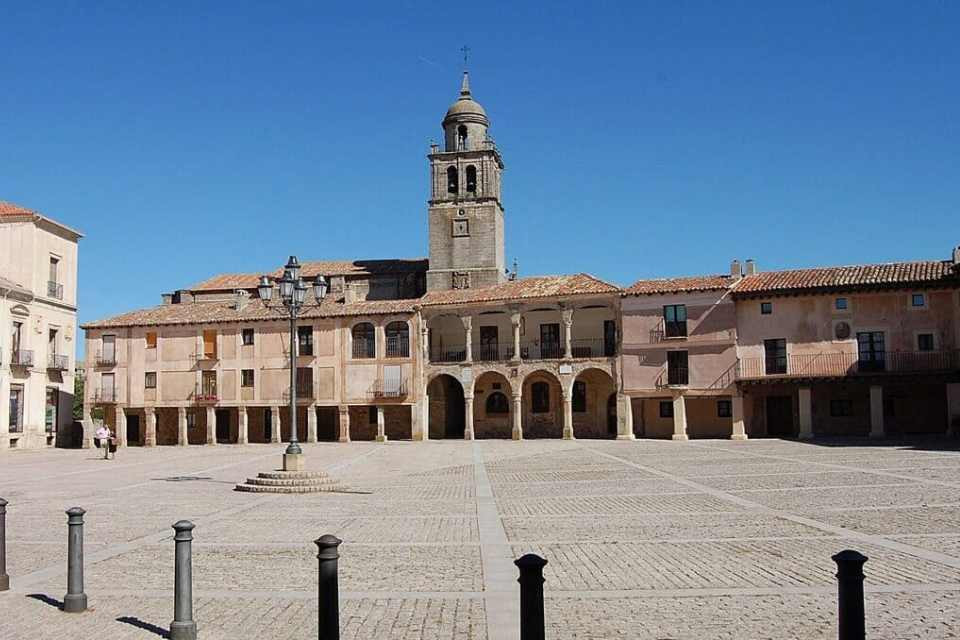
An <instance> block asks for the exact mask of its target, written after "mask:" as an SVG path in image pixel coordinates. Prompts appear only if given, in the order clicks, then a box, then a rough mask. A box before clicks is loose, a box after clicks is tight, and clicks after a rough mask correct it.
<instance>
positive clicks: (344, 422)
mask: <svg viewBox="0 0 960 640" xmlns="http://www.w3.org/2000/svg"><path fill="white" fill-rule="evenodd" d="M337 411H338V412H339V414H340V424H339V425H338V426H339V428H340V437H339V440H340V442H350V407H348V406H347V405H343V404H342V405H340V406H339V407H337Z"/></svg>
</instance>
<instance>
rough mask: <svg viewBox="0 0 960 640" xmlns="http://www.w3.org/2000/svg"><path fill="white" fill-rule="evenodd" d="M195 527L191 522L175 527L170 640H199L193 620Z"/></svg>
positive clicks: (187, 521)
mask: <svg viewBox="0 0 960 640" xmlns="http://www.w3.org/2000/svg"><path fill="white" fill-rule="evenodd" d="M193 527H194V524H193V523H192V522H190V521H189V520H181V521H179V522H177V523H176V524H174V525H173V529H174V531H176V532H177V533H176V534H175V535H174V536H173V540H174V546H175V559H174V576H173V622H171V623H170V640H197V623H196V621H194V619H193V557H192V556H193V551H192V549H191V543H192V542H193Z"/></svg>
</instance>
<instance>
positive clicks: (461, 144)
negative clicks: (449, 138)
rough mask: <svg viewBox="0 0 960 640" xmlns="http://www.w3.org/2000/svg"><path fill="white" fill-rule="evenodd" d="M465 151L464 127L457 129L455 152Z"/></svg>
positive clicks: (465, 132) (465, 135)
mask: <svg viewBox="0 0 960 640" xmlns="http://www.w3.org/2000/svg"><path fill="white" fill-rule="evenodd" d="M466 150H467V128H466V127H465V126H464V125H460V126H459V127H457V151H466Z"/></svg>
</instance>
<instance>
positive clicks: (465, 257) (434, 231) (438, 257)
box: [427, 71, 506, 291]
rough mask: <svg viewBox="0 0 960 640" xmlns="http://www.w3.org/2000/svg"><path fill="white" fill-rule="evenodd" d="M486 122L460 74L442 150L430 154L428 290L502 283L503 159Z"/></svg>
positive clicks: (466, 77)
mask: <svg viewBox="0 0 960 640" xmlns="http://www.w3.org/2000/svg"><path fill="white" fill-rule="evenodd" d="M489 127H490V121H489V120H488V119H487V113H486V111H484V109H483V107H482V106H480V103H478V102H477V101H475V100H474V99H473V96H472V95H471V93H470V76H469V75H468V73H467V72H466V71H464V72H463V82H462V84H461V86H460V97H459V98H458V99H457V101H456V102H454V103H453V104H452V105H451V106H450V108H449V109H448V110H447V114H446V116H445V117H444V118H443V148H442V149H441V147H440V145H436V144H434V145H432V146H431V148H430V155H429V156H427V157H428V158H429V160H430V201H429V208H428V216H429V228H430V269H429V271H427V290H428V291H444V290H447V289H471V288H474V289H475V288H478V287H487V286H490V285H494V284H498V283H500V282H503V281H504V280H505V279H506V278H505V275H504V267H505V264H504V255H503V204H502V203H501V200H500V177H501V175H502V173H503V160H502V159H501V158H500V152H499V151H497V148H496V146H494V144H493V140H491V139H490V136H489V135H488V134H487V129H488V128H489Z"/></svg>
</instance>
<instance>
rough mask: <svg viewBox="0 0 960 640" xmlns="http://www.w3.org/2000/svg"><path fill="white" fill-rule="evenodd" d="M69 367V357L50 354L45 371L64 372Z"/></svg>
mask: <svg viewBox="0 0 960 640" xmlns="http://www.w3.org/2000/svg"><path fill="white" fill-rule="evenodd" d="M69 367H70V357H69V356H61V355H57V354H56V353H51V354H49V355H48V356H47V370H49V371H66V370H67V369H68V368H69Z"/></svg>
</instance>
